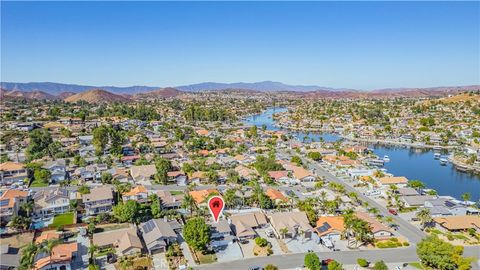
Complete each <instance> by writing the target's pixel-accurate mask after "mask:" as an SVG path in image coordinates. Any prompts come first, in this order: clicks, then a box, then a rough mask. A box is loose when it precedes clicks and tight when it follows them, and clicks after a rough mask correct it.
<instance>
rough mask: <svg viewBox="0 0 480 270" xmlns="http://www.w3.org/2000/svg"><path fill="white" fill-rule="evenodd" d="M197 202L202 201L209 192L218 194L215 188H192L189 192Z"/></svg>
mask: <svg viewBox="0 0 480 270" xmlns="http://www.w3.org/2000/svg"><path fill="white" fill-rule="evenodd" d="M189 194H190V196H192V197H193V199H194V200H195V202H196V203H197V204H199V203H202V202H204V201H205V199H207V198H208V196H210V194H220V193H219V192H218V190H216V189H202V190H193V191H190V192H189Z"/></svg>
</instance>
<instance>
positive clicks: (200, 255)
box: [195, 251, 217, 264]
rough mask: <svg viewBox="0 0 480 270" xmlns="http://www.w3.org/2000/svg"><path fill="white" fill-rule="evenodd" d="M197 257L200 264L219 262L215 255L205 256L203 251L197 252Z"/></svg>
mask: <svg viewBox="0 0 480 270" xmlns="http://www.w3.org/2000/svg"><path fill="white" fill-rule="evenodd" d="M195 255H196V256H197V258H198V261H199V262H200V264H208V263H214V262H216V261H217V256H215V253H211V254H203V253H202V252H201V251H195Z"/></svg>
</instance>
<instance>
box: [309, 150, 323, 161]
mask: <svg viewBox="0 0 480 270" xmlns="http://www.w3.org/2000/svg"><path fill="white" fill-rule="evenodd" d="M307 157H308V158H310V159H312V160H315V161H319V160H321V159H322V154H320V153H319V152H309V153H308V154H307Z"/></svg>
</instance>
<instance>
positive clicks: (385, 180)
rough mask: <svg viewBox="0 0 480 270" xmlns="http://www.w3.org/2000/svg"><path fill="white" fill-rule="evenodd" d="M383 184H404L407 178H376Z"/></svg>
mask: <svg viewBox="0 0 480 270" xmlns="http://www.w3.org/2000/svg"><path fill="white" fill-rule="evenodd" d="M378 181H380V183H382V184H383V185H392V184H406V183H408V179H407V178H406V177H405V176H392V177H382V178H380V179H378Z"/></svg>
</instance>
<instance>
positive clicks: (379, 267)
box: [373, 261, 388, 270]
mask: <svg viewBox="0 0 480 270" xmlns="http://www.w3.org/2000/svg"><path fill="white" fill-rule="evenodd" d="M373 269H374V270H388V267H387V265H386V264H385V262H384V261H378V262H376V263H375V264H374V265H373Z"/></svg>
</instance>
